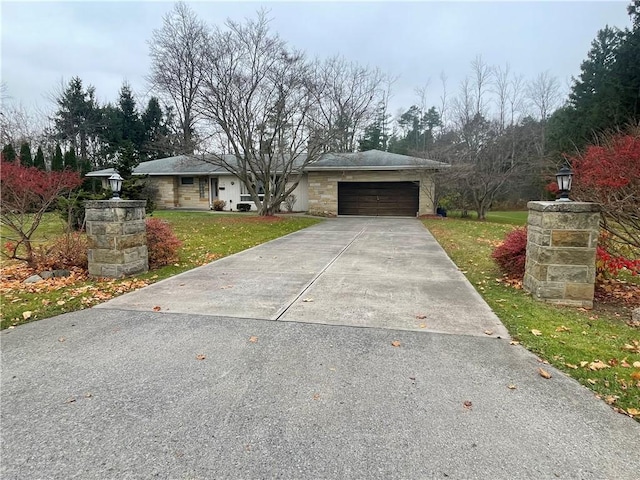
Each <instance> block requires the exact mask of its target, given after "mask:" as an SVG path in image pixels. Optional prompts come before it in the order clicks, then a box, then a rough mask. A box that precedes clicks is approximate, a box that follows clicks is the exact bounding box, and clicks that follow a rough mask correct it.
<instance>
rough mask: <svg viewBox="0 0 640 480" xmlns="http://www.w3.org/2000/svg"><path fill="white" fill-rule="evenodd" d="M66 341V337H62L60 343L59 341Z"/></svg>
mask: <svg viewBox="0 0 640 480" xmlns="http://www.w3.org/2000/svg"><path fill="white" fill-rule="evenodd" d="M65 340H66V338H64V337H60V338H59V339H58V341H59V342H64V341H65Z"/></svg>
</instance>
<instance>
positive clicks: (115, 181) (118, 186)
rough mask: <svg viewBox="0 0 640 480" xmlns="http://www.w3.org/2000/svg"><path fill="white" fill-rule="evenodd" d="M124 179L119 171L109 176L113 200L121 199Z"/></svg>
mask: <svg viewBox="0 0 640 480" xmlns="http://www.w3.org/2000/svg"><path fill="white" fill-rule="evenodd" d="M122 180H123V178H122V177H121V176H120V174H119V173H118V172H115V173H114V174H113V175H111V176H110V177H109V186H110V187H111V191H112V192H113V197H112V198H111V200H120V191H121V190H122Z"/></svg>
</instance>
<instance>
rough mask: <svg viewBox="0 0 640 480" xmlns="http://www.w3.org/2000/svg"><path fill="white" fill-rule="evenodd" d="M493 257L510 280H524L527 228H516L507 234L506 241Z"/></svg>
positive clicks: (494, 252)
mask: <svg viewBox="0 0 640 480" xmlns="http://www.w3.org/2000/svg"><path fill="white" fill-rule="evenodd" d="M491 257H493V259H494V260H495V261H496V263H497V264H498V267H499V268H500V271H501V272H502V273H504V274H505V275H507V276H508V277H510V278H514V279H522V278H524V268H525V263H526V260H527V228H526V227H522V228H516V229H515V230H512V231H511V232H509V233H508V234H507V236H506V237H505V238H504V241H503V242H502V243H501V244H500V245H499V246H498V247H497V248H496V249H495V250H494V251H493V253H492V254H491Z"/></svg>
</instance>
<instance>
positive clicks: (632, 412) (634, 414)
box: [627, 408, 640, 417]
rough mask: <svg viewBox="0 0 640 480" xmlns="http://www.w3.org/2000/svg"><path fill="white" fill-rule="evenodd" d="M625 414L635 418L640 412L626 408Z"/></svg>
mask: <svg viewBox="0 0 640 480" xmlns="http://www.w3.org/2000/svg"><path fill="white" fill-rule="evenodd" d="M627 413H628V414H629V415H633V416H634V417H635V416H636V415H640V410H638V409H637V408H627Z"/></svg>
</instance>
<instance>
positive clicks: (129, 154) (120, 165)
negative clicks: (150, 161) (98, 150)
mask: <svg viewBox="0 0 640 480" xmlns="http://www.w3.org/2000/svg"><path fill="white" fill-rule="evenodd" d="M139 163H140V159H139V157H138V152H136V149H135V148H134V146H133V143H132V142H131V141H130V140H126V141H125V142H124V143H123V144H122V146H121V147H120V150H119V151H118V159H117V160H116V162H115V164H114V168H115V169H116V170H117V171H118V173H119V174H120V175H122V178H124V179H125V180H128V179H130V178H131V176H132V173H133V169H134V168H135V167H136V166H137V165H138V164H139Z"/></svg>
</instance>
